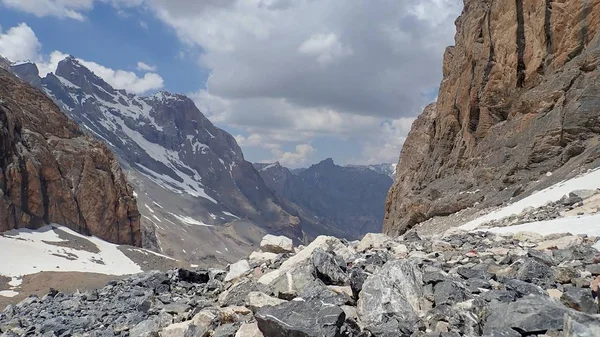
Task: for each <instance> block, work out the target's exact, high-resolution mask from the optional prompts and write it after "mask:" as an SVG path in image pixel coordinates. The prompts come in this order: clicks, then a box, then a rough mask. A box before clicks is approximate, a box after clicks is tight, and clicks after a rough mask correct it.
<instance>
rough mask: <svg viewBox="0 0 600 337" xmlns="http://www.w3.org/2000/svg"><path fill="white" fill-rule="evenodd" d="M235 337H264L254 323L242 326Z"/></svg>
mask: <svg viewBox="0 0 600 337" xmlns="http://www.w3.org/2000/svg"><path fill="white" fill-rule="evenodd" d="M235 337H264V335H263V334H262V332H260V330H259V329H258V324H257V323H256V322H254V323H244V324H242V326H240V329H239V330H238V331H237V333H236V334H235Z"/></svg>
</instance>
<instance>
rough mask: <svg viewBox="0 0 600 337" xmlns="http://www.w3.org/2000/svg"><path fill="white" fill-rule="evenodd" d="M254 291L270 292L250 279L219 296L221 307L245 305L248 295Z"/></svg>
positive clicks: (242, 281)
mask: <svg viewBox="0 0 600 337" xmlns="http://www.w3.org/2000/svg"><path fill="white" fill-rule="evenodd" d="M254 291H260V292H268V287H267V286H265V285H264V284H260V283H257V282H255V281H252V280H249V279H243V280H241V281H240V282H238V283H236V284H234V285H233V286H231V288H229V289H227V290H226V291H224V292H223V293H221V294H220V295H219V300H218V302H219V305H221V306H222V307H225V306H232V305H244V303H245V301H246V297H247V296H248V294H250V293H251V292H254Z"/></svg>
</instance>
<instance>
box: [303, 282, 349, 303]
mask: <svg viewBox="0 0 600 337" xmlns="http://www.w3.org/2000/svg"><path fill="white" fill-rule="evenodd" d="M298 298H301V299H303V300H306V301H309V300H319V301H322V302H323V303H326V304H332V305H337V306H343V305H345V304H348V303H350V302H352V298H351V297H350V296H348V295H346V294H344V293H338V292H335V291H333V290H331V289H329V288H328V287H327V286H325V284H324V283H323V282H321V281H320V280H314V281H313V282H311V283H309V284H308V285H307V286H306V287H305V288H304V290H302V291H301V292H300V293H298Z"/></svg>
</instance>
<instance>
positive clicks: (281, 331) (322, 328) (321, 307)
mask: <svg viewBox="0 0 600 337" xmlns="http://www.w3.org/2000/svg"><path fill="white" fill-rule="evenodd" d="M255 318H256V321H257V323H258V328H259V329H260V331H261V332H262V333H263V335H265V336H269V337H313V336H315V337H316V336H319V337H337V336H339V335H340V328H341V326H342V325H343V324H344V320H345V319H346V314H344V311H343V310H342V309H340V308H339V307H337V306H335V305H331V304H324V303H323V302H322V301H320V300H312V301H290V302H286V303H283V304H280V305H277V306H274V307H270V306H269V307H263V308H261V309H260V310H259V311H258V312H257V313H256V314H255Z"/></svg>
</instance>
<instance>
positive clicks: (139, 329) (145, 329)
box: [129, 319, 160, 337]
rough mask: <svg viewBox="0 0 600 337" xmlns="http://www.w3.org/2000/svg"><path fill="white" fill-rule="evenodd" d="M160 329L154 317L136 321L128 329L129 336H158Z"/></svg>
mask: <svg viewBox="0 0 600 337" xmlns="http://www.w3.org/2000/svg"><path fill="white" fill-rule="evenodd" d="M159 330H160V326H159V323H158V321H157V320H156V319H148V320H145V321H143V322H140V323H138V324H137V325H136V326H134V327H133V328H131V329H130V330H129V336H130V337H158V331H159Z"/></svg>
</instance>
